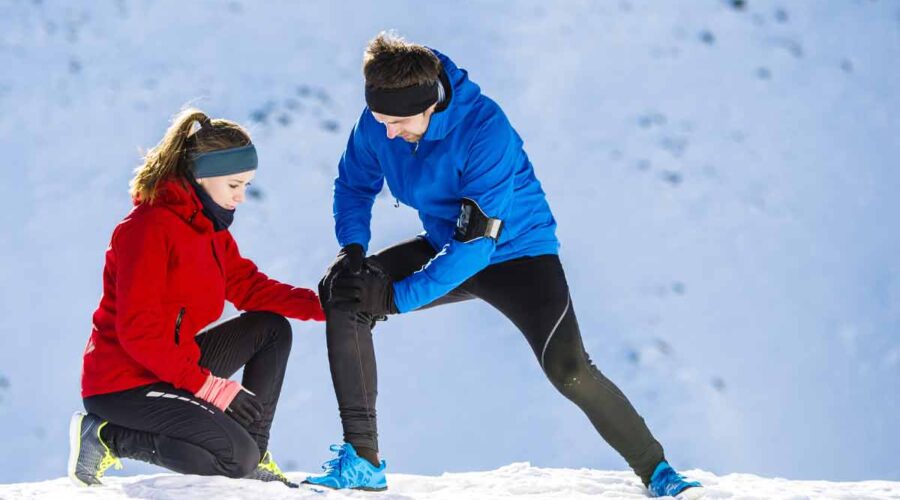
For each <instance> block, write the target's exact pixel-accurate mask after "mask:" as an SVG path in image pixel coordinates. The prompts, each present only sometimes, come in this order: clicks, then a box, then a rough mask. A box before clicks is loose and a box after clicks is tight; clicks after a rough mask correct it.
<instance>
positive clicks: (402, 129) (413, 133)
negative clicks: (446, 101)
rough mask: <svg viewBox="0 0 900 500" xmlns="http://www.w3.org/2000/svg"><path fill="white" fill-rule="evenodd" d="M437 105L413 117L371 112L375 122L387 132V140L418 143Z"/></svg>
mask: <svg viewBox="0 0 900 500" xmlns="http://www.w3.org/2000/svg"><path fill="white" fill-rule="evenodd" d="M435 106H437V104H432V105H431V107H429V108H428V109H426V110H425V111H423V112H421V113H419V114H417V115H413V116H402V117H401V116H390V115H383V114H381V113H376V112H374V111H372V116H374V117H375V121H377V122H378V123H380V124H382V125H384V128H385V129H386V131H387V138H388V139H394V138H396V137H400V138H402V139H403V140H404V141H406V142H419V139H421V138H422V136H423V135H425V131H426V130H428V123H429V122H430V121H431V114H432V113H434V108H435Z"/></svg>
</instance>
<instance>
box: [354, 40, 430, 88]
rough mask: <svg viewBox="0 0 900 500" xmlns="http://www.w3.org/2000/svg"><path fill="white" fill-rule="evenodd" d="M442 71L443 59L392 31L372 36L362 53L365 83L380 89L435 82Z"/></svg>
mask: <svg viewBox="0 0 900 500" xmlns="http://www.w3.org/2000/svg"><path fill="white" fill-rule="evenodd" d="M440 72H441V62H440V61H439V60H438V58H437V56H436V55H434V53H433V52H431V51H430V50H428V48H426V47H424V46H422V45H419V44H415V43H410V42H407V41H406V40H404V39H403V38H402V37H400V36H399V35H397V34H396V33H392V32H389V31H382V32H381V33H379V34H378V36H376V37H375V38H373V39H372V41H370V42H369V45H368V46H367V47H366V52H365V53H364V54H363V75H365V77H366V85H367V86H370V87H374V88H377V89H400V88H404V87H411V86H413V85H420V84H423V83H433V82H435V81H437V79H438V77H439V75H440Z"/></svg>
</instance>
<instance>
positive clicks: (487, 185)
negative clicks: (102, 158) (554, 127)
mask: <svg viewBox="0 0 900 500" xmlns="http://www.w3.org/2000/svg"><path fill="white" fill-rule="evenodd" d="M521 147H522V142H521V139H519V136H518V135H517V134H516V132H515V131H514V130H513V128H512V126H511V125H510V124H509V122H508V121H507V119H506V116H504V115H503V112H502V111H501V110H500V109H499V108H497V109H496V111H495V112H494V113H493V114H492V115H491V116H490V117H488V119H487V120H485V121H484V122H483V123H482V124H481V126H480V127H479V129H478V130H477V132H476V135H475V138H474V140H473V141H472V143H471V146H470V148H469V152H468V157H467V161H466V163H465V166H464V167H463V172H462V182H461V192H460V203H462V198H470V199H472V200H474V201H475V202H476V203H478V205H479V206H480V207H481V209H482V210H483V211H484V212H485V213H486V214H487V215H488V217H492V218H496V219H501V220H506V217H507V216H508V215H509V213H510V208H511V206H512V197H513V186H514V180H515V169H516V162H517V161H521V158H522V156H521V153H520V151H521ZM496 245H497V243H496V241H494V240H493V239H490V238H480V239H477V240H475V241H470V242H468V243H463V242H460V241H457V240H455V239H452V238H451V239H450V241H448V242H447V243H445V244H444V246H443V247H442V248H441V250H440V251H439V252H438V254H437V255H436V256H434V258H432V259H431V261H429V262H428V263H427V264H426V265H425V266H424V267H423V268H422V269H421V270H419V271H418V272H416V273H414V274H413V275H411V276H410V277H408V278H406V279H403V280H401V281H397V282H395V283H394V303H395V304H396V305H397V310H399V311H400V312H401V313H404V312H408V311H412V310H414V309H418V308H419V307H422V306H424V305H426V304H428V303H430V302H432V301H434V300H435V299H437V298H439V297H442V296H444V295H446V294H447V293H448V292H450V291H451V290H453V289H454V288H456V287H457V286H459V285H460V284H462V282H463V281H465V280H467V279H469V278H470V277H471V276H473V275H475V274H476V273H477V272H478V271H480V270H482V269H484V268H485V267H487V265H488V264H489V263H490V261H491V255H492V254H493V253H494V249H495V248H496Z"/></svg>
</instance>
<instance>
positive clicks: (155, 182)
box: [129, 108, 250, 203]
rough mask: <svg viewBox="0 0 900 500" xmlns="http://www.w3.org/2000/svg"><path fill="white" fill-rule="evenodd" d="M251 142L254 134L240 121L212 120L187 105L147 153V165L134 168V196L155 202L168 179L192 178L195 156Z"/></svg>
mask: <svg viewBox="0 0 900 500" xmlns="http://www.w3.org/2000/svg"><path fill="white" fill-rule="evenodd" d="M197 125H199V126H197ZM247 144H250V134H248V133H247V131H246V130H244V128H243V127H241V126H240V125H238V124H237V123H234V122H232V121H230V120H223V119H221V118H217V119H210V118H209V117H208V116H206V113H204V112H203V111H200V110H199V109H197V108H185V109H183V110H182V111H181V112H179V113H178V114H177V115H175V117H173V118H172V124H171V125H170V126H169V129H168V130H166V135H164V136H163V138H162V140H161V141H159V144H157V145H156V146H154V147H153V149H151V150H149V151H147V153H146V154H145V155H144V164H143V165H141V166H139V167H138V168H136V169H135V170H134V178H132V179H131V182H130V183H129V187H130V192H131V196H132V198H134V199H135V200H138V201H140V202H142V203H143V202H148V203H153V200H154V199H156V195H157V193H158V189H159V184H160V182H161V181H163V180H164V179H167V178H170V177H180V178H183V179H190V178H192V176H193V174H192V173H191V164H192V159H191V157H192V156H193V155H195V154H197V153H206V152H209V151H217V150H220V149H229V148H236V147H240V146H246V145H247Z"/></svg>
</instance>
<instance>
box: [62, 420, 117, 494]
mask: <svg viewBox="0 0 900 500" xmlns="http://www.w3.org/2000/svg"><path fill="white" fill-rule="evenodd" d="M108 423H109V422H107V421H105V420H102V419H101V418H100V417H98V416H97V415H93V414H90V413H84V412H81V411H77V412H75V414H74V415H72V420H70V421H69V479H71V480H72V482H73V483H75V484H76V485H78V486H101V485H103V483H101V482H100V479H101V478H102V477H103V473H104V472H106V469H109V468H110V467H111V466H115V467H116V469H121V468H122V462H121V461H120V460H119V458H118V457H116V456H115V455H113V453H112V451H110V449H109V446H107V445H106V443H104V442H103V438H101V437H100V431H101V430H103V428H104V427H105V426H106V424H108Z"/></svg>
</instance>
